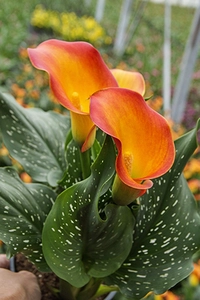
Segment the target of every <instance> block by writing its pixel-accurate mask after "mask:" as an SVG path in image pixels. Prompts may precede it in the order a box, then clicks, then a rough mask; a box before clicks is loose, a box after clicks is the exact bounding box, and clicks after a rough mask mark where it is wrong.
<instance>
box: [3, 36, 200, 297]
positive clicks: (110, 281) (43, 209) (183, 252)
mask: <svg viewBox="0 0 200 300" xmlns="http://www.w3.org/2000/svg"><path fill="white" fill-rule="evenodd" d="M29 56H30V59H31V62H32V64H33V65H34V66H35V67H37V68H38V69H42V70H45V71H46V72H47V73H48V74H49V80H50V87H51V89H52V91H53V93H54V96H55V97H56V98H57V100H58V101H59V102H60V104H61V105H63V106H64V107H65V108H67V109H68V110H69V114H68V113H67V114H66V115H62V114H59V113H56V112H52V111H48V112H44V111H43V110H41V109H38V108H24V107H22V106H20V105H19V104H18V103H17V102H16V101H15V99H14V98H13V97H12V96H10V95H8V94H1V95H0V103H1V110H0V129H1V132H2V137H3V142H4V144H5V146H6V147H7V149H8V150H9V152H10V155H11V156H12V157H13V158H14V159H15V160H17V161H18V162H19V163H20V164H21V165H22V166H23V168H24V170H25V171H26V172H27V173H28V174H29V175H30V176H31V177H32V180H33V183H31V184H30V183H29V184H25V183H24V182H22V181H21V180H20V178H19V176H18V174H17V172H16V171H15V170H14V169H13V168H12V167H6V168H0V223H1V227H0V239H1V240H2V241H3V242H4V243H5V244H6V245H7V254H8V256H12V255H14V254H16V253H18V252H23V253H24V254H25V255H26V256H27V257H28V258H29V259H30V260H31V261H32V262H33V263H34V264H35V265H36V266H37V267H38V268H39V269H40V270H43V271H53V272H54V273H55V274H56V275H57V276H58V277H59V278H60V283H61V284H60V291H59V294H58V295H59V297H60V299H67V300H75V299H76V300H77V299H79V300H80V299H81V300H84V299H85V300H86V299H87V300H89V299H90V300H92V299H95V298H96V297H97V296H100V295H102V294H104V293H106V292H109V291H113V290H116V291H117V292H118V293H117V295H116V299H120V298H121V299H126V298H127V299H141V298H142V297H144V296H145V295H146V294H147V293H148V292H149V291H154V292H155V293H157V294H161V293H163V292H164V291H166V290H168V289H169V288H170V287H172V286H173V285H175V284H176V283H178V282H179V281H181V280H182V279H183V278H185V277H187V276H188V275H189V274H190V273H191V271H192V269H193V260H192V257H193V254H194V253H195V252H196V251H197V250H198V249H199V247H200V236H199V228H200V216H199V211H198V208H197V205H196V202H195V200H194V197H193V195H192V193H191V191H190V190H189V188H188V185H187V182H186V180H185V179H184V177H183V175H182V171H183V168H184V166H185V164H186V163H187V161H188V160H189V158H190V156H191V155H192V154H193V152H194V150H195V149H196V147H197V141H196V134H197V131H198V129H199V128H200V122H197V125H196V126H195V128H194V129H192V130H191V131H190V132H188V133H186V134H185V135H183V136H182V137H180V138H179V139H177V140H176V141H175V143H174V142H173V140H172V136H171V131H170V127H169V125H168V123H167V121H166V120H165V119H164V118H163V117H162V116H161V115H159V114H158V113H156V112H155V111H153V110H152V109H151V108H150V107H149V106H148V105H147V104H146V102H145V100H144V98H143V94H144V90H145V86H144V80H143V77H142V76H141V74H139V73H137V72H136V73H134V72H126V71H121V70H109V69H108V68H107V66H106V65H105V63H104V61H103V60H102V58H101V56H100V54H99V52H98V51H97V50H96V49H95V48H94V47H92V46H91V45H90V44H88V43H85V42H63V41H59V40H48V41H46V42H44V43H42V44H40V45H39V46H38V47H37V48H35V49H29ZM175 150H176V151H175ZM13 224H14V226H13Z"/></svg>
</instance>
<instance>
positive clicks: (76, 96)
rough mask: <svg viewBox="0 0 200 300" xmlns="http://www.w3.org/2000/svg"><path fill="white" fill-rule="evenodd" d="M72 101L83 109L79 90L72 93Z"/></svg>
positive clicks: (78, 107)
mask: <svg viewBox="0 0 200 300" xmlns="http://www.w3.org/2000/svg"><path fill="white" fill-rule="evenodd" d="M72 103H73V105H74V106H75V107H76V108H77V109H79V110H81V101H80V97H79V93H77V92H73V93H72Z"/></svg>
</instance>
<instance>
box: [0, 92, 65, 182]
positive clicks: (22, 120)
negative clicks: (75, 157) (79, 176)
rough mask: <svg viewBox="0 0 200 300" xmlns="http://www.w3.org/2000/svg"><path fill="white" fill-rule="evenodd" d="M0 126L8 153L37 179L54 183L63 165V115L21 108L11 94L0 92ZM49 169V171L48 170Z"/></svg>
mask: <svg viewBox="0 0 200 300" xmlns="http://www.w3.org/2000/svg"><path fill="white" fill-rule="evenodd" d="M0 105H1V109H0V130H1V131H2V136H3V142H4V144H5V146H6V147H7V149H8V150H9V152H10V154H11V156H12V157H13V158H15V159H16V160H17V161H18V162H19V163H20V164H21V165H22V166H23V168H24V169H25V171H26V172H27V173H28V174H29V175H30V176H31V177H32V178H33V180H35V181H38V182H44V183H46V182H48V175H49V178H50V179H49V181H50V182H49V183H50V184H51V185H56V181H58V180H59V179H60V178H61V177H62V174H63V172H64V171H65V169H66V161H65V153H64V146H65V145H64V144H65V138H66V136H67V132H68V130H69V126H70V121H69V118H68V117H67V116H62V115H59V114H57V113H54V112H44V111H42V110H40V109H36V108H31V109H25V108H23V107H22V106H20V105H19V104H18V103H17V102H16V101H15V99H14V98H12V96H10V95H7V94H1V93H0ZM49 173H50V174H49Z"/></svg>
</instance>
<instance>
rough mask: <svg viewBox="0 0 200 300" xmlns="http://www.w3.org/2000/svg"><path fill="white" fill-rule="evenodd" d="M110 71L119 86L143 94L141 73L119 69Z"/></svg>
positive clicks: (143, 85)
mask: <svg viewBox="0 0 200 300" xmlns="http://www.w3.org/2000/svg"><path fill="white" fill-rule="evenodd" d="M111 72H112V74H113V76H114V77H115V79H116V80H117V83H118V85H119V87H121V88H126V89H130V90H133V91H135V92H138V93H139V94H141V95H142V96H143V95H144V93H145V81H144V77H143V76H142V74H140V73H139V72H130V71H125V70H120V69H112V70H111Z"/></svg>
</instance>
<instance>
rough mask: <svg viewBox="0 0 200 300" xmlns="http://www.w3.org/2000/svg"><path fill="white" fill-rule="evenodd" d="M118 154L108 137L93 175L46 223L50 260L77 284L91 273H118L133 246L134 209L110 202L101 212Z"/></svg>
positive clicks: (67, 196)
mask: <svg viewBox="0 0 200 300" xmlns="http://www.w3.org/2000/svg"><path fill="white" fill-rule="evenodd" d="M113 154H115V151H114V149H113V143H112V141H111V140H108V141H106V142H105V144H104V146H103V148H102V151H101V153H100V154H99V156H98V158H97V160H96V161H95V162H94V164H93V166H92V172H91V175H90V176H89V177H88V178H87V179H85V180H84V181H81V182H79V183H77V184H76V185H73V186H72V187H70V188H68V189H67V190H65V191H64V192H63V193H62V194H61V195H60V196H59V197H58V198H57V200H56V202H55V205H54V206H53V208H52V210H51V212H50V214H49V216H48V218H47V220H46V223H45V226H44V230H43V251H44V254H45V257H46V259H47V262H48V264H49V265H50V267H51V268H52V270H53V271H54V272H55V273H56V274H57V275H58V276H59V277H61V278H63V279H65V280H66V281H68V282H69V283H70V284H72V285H73V286H76V287H82V286H83V285H85V284H86V283H87V282H88V281H89V279H90V277H94V278H102V277H106V276H108V275H109V274H111V273H113V272H114V271H115V270H117V269H118V268H119V267H120V265H121V264H122V262H123V261H124V259H125V258H126V257H127V255H128V253H129V251H130V248H131V245H132V228H133V223H134V218H133V216H132V213H131V210H130V209H129V208H127V207H118V206H116V205H113V204H109V205H108V206H107V207H106V209H105V212H104V214H105V215H104V217H103V218H102V217H101V216H100V215H99V209H98V202H99V198H100V196H101V195H103V194H104V193H105V192H106V191H107V189H108V188H109V186H110V179H112V176H113V174H114V157H115V155H113ZM69 216H70V218H69ZM58 247H59V254H58V253H57V251H56V249H57V248H58ZM72 253H73V255H72ZM61 262H62V263H61Z"/></svg>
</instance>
